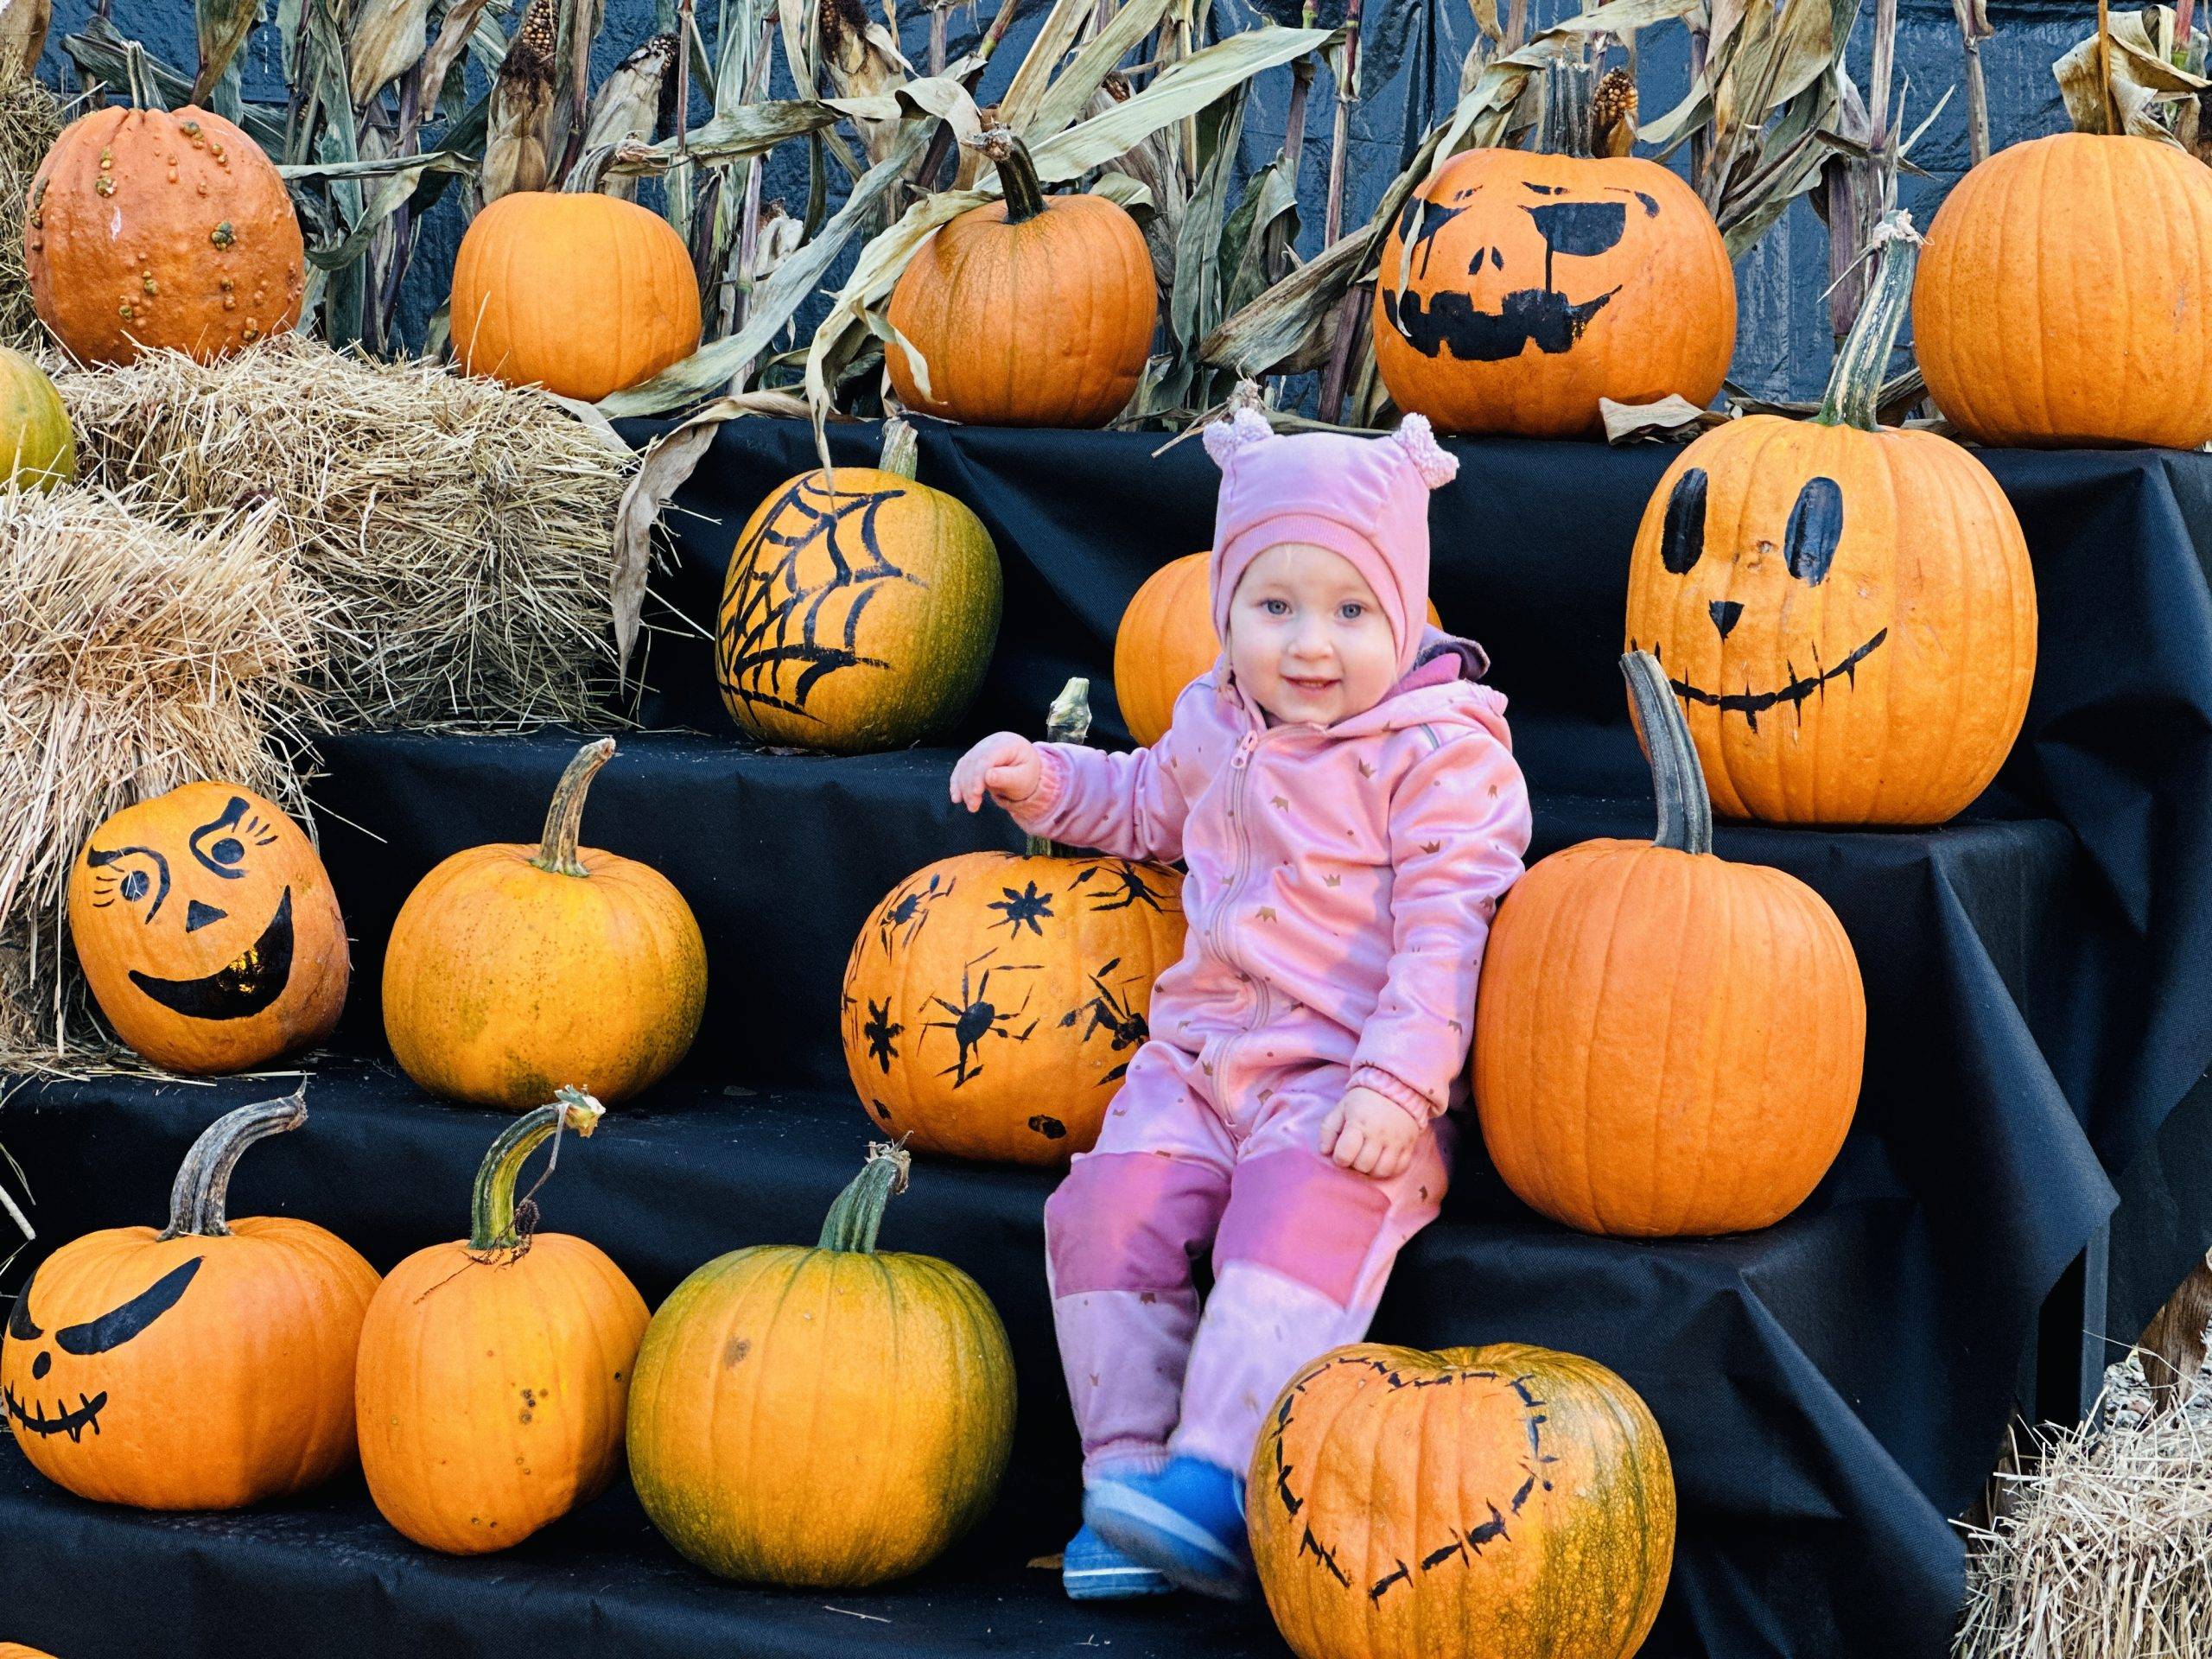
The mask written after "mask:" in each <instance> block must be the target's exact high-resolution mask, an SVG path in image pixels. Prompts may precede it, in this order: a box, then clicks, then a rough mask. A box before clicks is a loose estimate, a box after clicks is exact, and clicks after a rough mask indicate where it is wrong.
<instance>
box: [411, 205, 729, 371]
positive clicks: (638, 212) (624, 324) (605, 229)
mask: <svg viewBox="0 0 2212 1659" xmlns="http://www.w3.org/2000/svg"><path fill="white" fill-rule="evenodd" d="M448 315H450V316H451V317H452V319H453V346H454V357H455V359H457V360H458V361H459V362H460V364H461V368H462V370H463V371H464V372H467V373H469V374H487V375H491V376H493V378H496V379H500V380H504V381H505V382H506V383H507V384H508V385H516V386H528V385H540V386H543V387H544V388H545V389H546V390H547V391H554V392H558V393H559V394H560V395H561V396H562V397H579V398H582V400H583V401H584V402H586V403H596V402H597V401H598V400H599V399H601V397H606V396H607V393H609V392H612V391H622V390H624V389H625V388H626V387H629V386H634V385H639V383H640V382H643V381H646V380H650V379H652V378H653V376H655V375H657V374H658V373H659V372H661V371H662V370H663V369H665V368H668V367H670V366H671V365H675V364H677V363H680V362H682V361H683V359H685V358H687V357H689V356H690V355H691V353H694V352H696V351H697V350H698V349H699V279H698V277H697V276H696V274H695V273H694V271H693V270H692V269H691V254H690V250H688V249H687V248H685V246H684V245H683V238H682V237H680V236H678V235H677V233H676V232H675V231H674V230H673V229H672V228H671V226H670V225H669V222H668V221H667V220H666V219H663V218H662V217H661V216H660V215H659V214H658V213H651V212H648V211H647V210H646V209H645V208H643V207H639V206H638V205H637V204H636V203H635V202H631V201H621V200H617V199H616V198H614V197H613V196H603V195H600V194H596V193H595V192H590V191H551V190H518V191H515V192H514V193H512V194H509V195H504V196H501V197H500V198H499V200H496V201H494V202H493V203H492V204H491V205H490V206H488V207H486V208H485V209H484V211H483V212H481V213H479V214H477V215H476V217H475V218H474V219H472V220H471V221H469V226H468V230H467V233H466V234H465V235H463V236H462V238H461V249H460V251H459V252H458V253H456V254H455V255H454V265H453V300H452V305H451V307H450V308H449V311H448Z"/></svg>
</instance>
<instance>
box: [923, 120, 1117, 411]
mask: <svg viewBox="0 0 2212 1659" xmlns="http://www.w3.org/2000/svg"><path fill="white" fill-rule="evenodd" d="M979 147H980V148H981V149H982V153H983V154H984V155H985V156H988V158H989V159H990V160H991V161H992V162H995V164H996V165H997V168H998V175H999V181H1000V184H1001V188H1002V189H1003V190H1004V192H1005V200H1002V201H994V202H987V203H985V204H984V205H983V206H982V207H971V208H969V210H968V211H967V212H966V213H963V214H961V215H960V217H959V218H957V219H954V220H952V222H951V223H950V224H948V225H944V226H939V227H938V229H937V230H936V231H935V232H932V233H931V237H930V238H929V240H928V241H926V242H925V243H923V244H922V245H921V247H920V248H919V250H918V251H916V253H915V254H914V257H913V258H912V260H910V261H909V262H908V264H907V266H906V270H905V271H904V272H902V273H901V274H900V276H899V282H898V284H897V286H895V287H894V288H893V289H892V290H891V305H890V310H889V317H890V321H891V326H892V327H893V328H895V329H897V330H898V331H899V334H901V335H902V336H904V337H905V339H906V342H907V344H908V345H910V346H912V347H913V348H914V350H915V351H916V352H918V353H920V355H921V358H922V360H923V361H924V362H925V364H927V365H928V367H929V385H928V386H927V387H926V388H925V387H924V386H923V385H922V383H921V380H920V378H919V377H918V376H917V375H916V374H915V372H914V368H913V365H912V362H911V361H910V360H909V359H908V357H907V354H906V352H905V351H904V350H902V349H900V348H899V346H896V345H893V346H891V347H890V348H889V349H888V350H887V351H886V352H885V353H884V366H885V367H886V368H887V369H888V370H889V371H890V374H891V384H892V385H893V387H895V388H896V389H897V391H898V393H899V401H900V402H901V403H903V404H906V407H907V408H909V409H918V410H921V411H922V412H923V413H925V414H927V415H935V416H938V417H939V418H940V419H943V420H948V421H965V422H968V423H969V424H971V425H976V426H1103V425H1105V424H1106V423H1108V422H1109V421H1110V420H1112V419H1113V418H1114V417H1115V416H1116V415H1119V414H1120V413H1121V412H1122V409H1123V408H1124V407H1125V406H1126V405H1127V404H1128V401H1129V397H1130V395H1131V394H1132V393H1134V392H1135V391H1136V388H1137V378H1138V377H1139V376H1140V375H1141V374H1142V373H1143V372H1144V366H1145V364H1146V362H1147V359H1149V358H1150V356H1151V354H1152V331H1153V325H1154V322H1155V321H1157V320H1158V317H1159V311H1160V300H1159V296H1158V294H1157V292H1156V291H1155V289H1154V283H1153V272H1152V255H1151V254H1150V252H1148V251H1147V249H1146V247H1145V241H1144V232H1142V231H1141V230H1139V229H1138V228H1137V222H1136V220H1135V219H1131V218H1130V217H1129V215H1128V210H1127V209H1125V208H1123V207H1122V206H1121V204H1120V203H1118V202H1114V201H1109V200H1107V199H1106V198H1105V197H1103V196H1093V195H1072V196H1052V197H1047V196H1046V194H1045V192H1044V188H1043V186H1041V185H1040V184H1039V182H1038V181H1037V170H1036V168H1035V167H1034V166H1033V164H1032V163H1031V162H1030V159H1029V152H1028V150H1027V149H1025V148H1024V147H1023V145H1022V143H1021V141H1020V139H1019V138H1017V137H1014V135H1013V134H1012V133H1010V132H1007V131H1006V130H1004V129H1002V128H1001V129H995V130H992V131H990V132H987V133H985V134H984V135H983V136H982V139H981V140H980V141H979Z"/></svg>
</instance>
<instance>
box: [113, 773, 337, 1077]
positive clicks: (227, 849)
mask: <svg viewBox="0 0 2212 1659" xmlns="http://www.w3.org/2000/svg"><path fill="white" fill-rule="evenodd" d="M69 937H70V939H71V941H72V943H73V944H74V945H75V946H76V950H77V960H78V961H79V963H82V964H83V966H84V969H85V979H86V983H88V984H89V985H90V986H91V987H92V996H93V998H94V1000H96V1001H98V1002H99V1006H100V1012H101V1014H105V1016H106V1018H107V1022H108V1023H109V1024H110V1025H111V1026H113V1027H115V1033H116V1035H117V1036H118V1037H120V1038H122V1039H123V1040H124V1042H126V1043H128V1044H130V1046H131V1047H132V1048H134V1049H136V1050H137V1052H139V1053H140V1054H142V1055H143V1056H144V1057H145V1058H147V1059H149V1060H151V1061H153V1062H154V1064H155V1065H165V1066H167V1067H168V1068H169V1069H170V1070H171V1071H190V1072H200V1073H213V1072H223V1071H245V1070H248V1069H249V1068H251V1067H253V1066H257V1065H265V1064H267V1063H268V1062H269V1061H270V1060H274V1059H277V1058H280V1057H281V1056H283V1055H287V1054H291V1053H296V1052H298V1051H299V1050H301V1049H304V1048H311V1047H313V1046H315V1044H317V1043H319V1042H321V1040H322V1039H324V1038H326V1037H327V1036H328V1035H329V1034H330V1033H331V1032H332V1030H333V1029H334V1027H336V1026H337V1024H338V1016H339V1014H340V1012H341V1011H342V1010H343V1009H344V1007H345V1006H346V979H347V977H348V976H349V974H350V973H351V971H352V963H351V961H350V959H349V957H348V956H347V954H346V923H345V919H344V918H342V917H341V916H340V914H339V913H338V899H337V895H336V894H334V893H333V892H332V891H331V887H330V877H329V875H328V874H327V872H325V870H324V869H323V868H322V860H321V858H320V857H319V856H317V855H316V853H315V846H314V843H312V842H309V841H308V838H307V836H306V834H305V832H303V831H302V829H300V827H299V825H297V824H296V823H293V822H292V820H291V819H290V818H289V817H286V816H285V815H284V813H283V810H281V809H279V808H278V807H277V806H275V805H274V804H271V803H270V802H268V801H265V800H264V799H263V798H261V797H260V796H258V795H257V794H255V793H254V792H253V791H251V790H250V789H241V788H239V787H238V785H235V784H223V783H196V784H186V785H183V786H182V787H181V788H178V789H173V790H171V791H169V792H168V794H166V795H162V796H159V797H157V798H155V799H153V800H150V801H141V802H139V803H138V804H137V805H136V806H127V807H125V808H124V810H122V811H120V812H118V813H117V814H116V815H115V816H114V817H111V818H110V819H109V820H108V821H107V822H106V823H103V824H102V825H101V826H100V827H99V829H95V830H94V831H93V832H92V838H91V839H90V840H88V841H87V842H86V843H85V849H84V851H83V852H81V853H79V855H77V862H76V865H75V866H74V868H72V869H71V871H70V873H69Z"/></svg>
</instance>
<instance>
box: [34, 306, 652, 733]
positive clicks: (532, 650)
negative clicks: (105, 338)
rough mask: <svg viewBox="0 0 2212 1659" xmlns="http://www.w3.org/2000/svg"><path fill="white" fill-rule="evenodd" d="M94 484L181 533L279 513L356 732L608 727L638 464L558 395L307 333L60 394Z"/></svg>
mask: <svg viewBox="0 0 2212 1659" xmlns="http://www.w3.org/2000/svg"><path fill="white" fill-rule="evenodd" d="M58 384H59V385H60V389H61V396H62V400H63V401H64V402H65V403H66V404H67V405H68V408H69V414H70V418H71V419H72V420H73V421H74V422H75V423H76V427H77V447H78V456H79V467H81V468H82V470H83V473H84V475H85V476H86V478H87V479H89V480H95V481H98V482H99V483H102V484H105V485H107V486H110V487H113V488H125V487H129V488H135V489H138V490H141V491H143V492H144V493H145V497H146V499H148V500H149V502H152V503H155V504H157V505H159V507H160V508H161V509H162V511H163V512H165V513H166V514H168V515H169V516H170V517H171V518H172V519H173V520H175V521H176V522H181V523H183V522H190V521H191V520H193V519H194V518H196V517H197V516H199V515H200V514H203V513H207V512H216V513H227V512H238V511H240V510H242V509H245V508H249V507H251V506H254V505H257V504H260V503H264V502H267V503H272V504H273V505H274V506H275V509H276V512H277V523H276V534H277V537H278V539H279V542H280V544H282V545H283V546H284V547H285V548H286V549H287V550H289V552H290V554H291V555H292V556H293V557H294V558H295V560H296V563H297V567H298V569H299V573H300V575H302V578H304V579H305V580H306V581H307V582H309V583H311V584H312V585H313V586H314V587H315V588H317V589H318V590H319V591H320V593H321V594H322V595H323V596H324V597H325V599H326V600H327V601H328V603H327V607H325V609H326V614H327V616H328V618H329V619H330V620H329V624H328V632H327V637H326V638H325V639H324V641H323V655H324V658H325V661H324V665H323V668H322V670H321V673H320V674H319V675H318V677H317V679H316V684H317V687H318V690H320V691H321V694H322V707H321V716H322V718H324V719H325V720H326V721H327V723H329V724H330V725H332V726H334V727H339V728H385V727H395V726H410V727H426V726H428V727H447V728H478V729H483V728H512V727H516V726H523V725H531V724H537V723H541V722H544V721H566V722H569V723H571V724H579V725H582V724H593V723H603V722H604V721H606V719H607V712H606V705H605V699H606V696H607V693H608V692H609V690H611V689H612V687H613V680H614V658H613V632H612V620H611V598H610V594H611V590H612V584H613V568H614V553H613V524H614V514H615V509H616V507H617V506H618V505H620V500H621V496H622V491H623V488H624V486H625V483H626V480H627V477H628V474H629V472H630V469H631V467H632V465H633V464H634V462H633V461H632V457H631V456H630V455H629V454H628V453H627V451H626V450H625V449H624V448H622V446H621V445H620V442H619V441H618V440H616V439H615V438H614V437H613V435H612V434H611V433H609V432H607V431H605V430H603V429H594V428H593V427H590V426H588V425H586V424H585V423H583V422H582V421H579V420H577V419H576V418H575V417H574V416H571V415H570V414H569V413H568V412H567V411H566V410H563V408H562V407H561V406H560V405H559V404H556V403H555V402H553V401H552V400H551V399H550V398H548V397H544V396H543V395H542V394H540V393H537V392H524V391H514V390H512V389H511V388H508V387H506V386H503V385H499V384H498V383H496V382H493V381H489V380H481V379H467V378H462V377H461V376H458V375H454V374H451V373H448V372H445V371H444V370H442V369H440V368H438V367H436V366H435V365H431V364H428V363H424V362H420V361H410V362H404V363H381V362H376V361H373V360H371V359H365V358H362V357H359V356H356V355H352V354H347V353H336V352H333V351H331V350H330V349H329V348H328V347H327V346H321V345H318V344H315V343H314V342H312V341H309V340H303V339H301V338H299V337H297V336H290V337H286V338H283V339H279V340H271V341H270V342H269V343H268V344H267V345H265V346H257V347H256V348H255V349H253V350H251V351H249V352H242V353H238V354H237V355H236V356H233V357H231V358H229V359H225V360H224V361H222V362H219V363H215V364H210V365H201V364H197V363H194V362H193V361H191V360H190V359H188V358H185V357H182V356H181V355H178V354H177V353H152V354H149V355H147V356H144V357H142V358H140V359H138V361H137V362H136V363H135V364H131V365H128V366H126V367H123V368H108V369H97V370H85V371H79V372H73V373H67V374H64V375H61V376H60V377H59V378H58Z"/></svg>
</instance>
